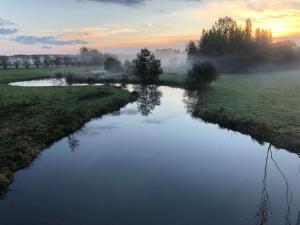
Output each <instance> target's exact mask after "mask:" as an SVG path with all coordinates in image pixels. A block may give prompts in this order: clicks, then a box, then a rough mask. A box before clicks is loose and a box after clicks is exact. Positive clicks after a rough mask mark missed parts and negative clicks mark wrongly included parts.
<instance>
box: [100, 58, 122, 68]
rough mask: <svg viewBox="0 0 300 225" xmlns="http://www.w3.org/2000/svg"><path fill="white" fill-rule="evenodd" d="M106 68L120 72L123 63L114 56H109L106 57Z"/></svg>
mask: <svg viewBox="0 0 300 225" xmlns="http://www.w3.org/2000/svg"><path fill="white" fill-rule="evenodd" d="M104 68H105V70H107V71H114V72H118V71H121V70H122V63H121V61H120V60H118V59H116V58H114V57H108V58H106V59H105V62H104Z"/></svg>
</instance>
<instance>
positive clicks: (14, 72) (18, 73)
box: [0, 67, 94, 83]
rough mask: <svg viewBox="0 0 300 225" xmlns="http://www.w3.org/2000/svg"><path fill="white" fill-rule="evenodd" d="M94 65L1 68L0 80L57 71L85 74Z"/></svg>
mask: <svg viewBox="0 0 300 225" xmlns="http://www.w3.org/2000/svg"><path fill="white" fill-rule="evenodd" d="M93 69H94V68H93V67H59V68H55V67H51V68H30V69H24V68H20V69H14V68H10V69H6V70H5V69H0V82H1V83H4V82H11V81H16V80H18V81H19V80H26V79H36V78H47V77H52V76H54V75H55V74H57V73H63V74H68V73H74V74H76V75H85V74H87V73H89V72H90V71H91V70H93Z"/></svg>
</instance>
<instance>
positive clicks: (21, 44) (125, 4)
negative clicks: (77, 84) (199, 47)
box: [0, 0, 300, 55]
mask: <svg viewBox="0 0 300 225" xmlns="http://www.w3.org/2000/svg"><path fill="white" fill-rule="evenodd" d="M224 16H230V17H232V18H234V19H236V20H237V21H238V23H239V24H241V26H242V24H243V23H244V21H245V20H246V19H247V18H250V19H251V20H252V21H253V24H254V27H261V28H266V29H272V30H273V35H274V39H275V41H280V40H288V39H289V40H293V41H295V42H297V43H298V44H300V0H287V1H284V0H264V1H259V0H23V1H20V0H9V1H8V0H0V55H13V54H56V53H59V54H76V53H78V51H79V48H80V47H81V46H88V47H90V48H97V49H99V50H101V51H105V52H113V53H126V52H133V51H136V50H137V49H139V48H142V47H149V48H151V49H154V48H169V47H172V48H177V49H184V47H185V43H187V42H188V41H189V40H191V39H192V40H197V39H199V37H200V35H201V31H202V29H203V28H209V27H211V26H212V25H213V24H214V22H215V21H216V20H217V19H218V18H219V17H224Z"/></svg>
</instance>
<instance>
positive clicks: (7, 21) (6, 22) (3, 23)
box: [0, 18, 14, 26]
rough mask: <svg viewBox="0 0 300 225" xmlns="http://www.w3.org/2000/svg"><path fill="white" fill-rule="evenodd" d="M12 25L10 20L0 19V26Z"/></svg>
mask: <svg viewBox="0 0 300 225" xmlns="http://www.w3.org/2000/svg"><path fill="white" fill-rule="evenodd" d="M12 25H14V23H13V22H11V21H10V20H5V19H2V18H0V26H12Z"/></svg>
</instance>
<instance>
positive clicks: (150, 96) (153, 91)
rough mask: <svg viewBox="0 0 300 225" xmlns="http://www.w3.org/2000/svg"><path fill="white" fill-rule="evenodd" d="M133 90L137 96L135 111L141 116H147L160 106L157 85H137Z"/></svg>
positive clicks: (159, 92)
mask: <svg viewBox="0 0 300 225" xmlns="http://www.w3.org/2000/svg"><path fill="white" fill-rule="evenodd" d="M134 90H135V91H136V92H137V93H138V94H139V99H138V101H137V109H138V111H139V112H140V113H141V114H142V115H143V116H146V117H147V116H149V115H150V114H151V112H152V111H153V110H154V109H155V107H156V106H159V105H160V104H161V97H162V92H161V91H159V90H158V86H157V85H137V86H136V87H135V88H134Z"/></svg>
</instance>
